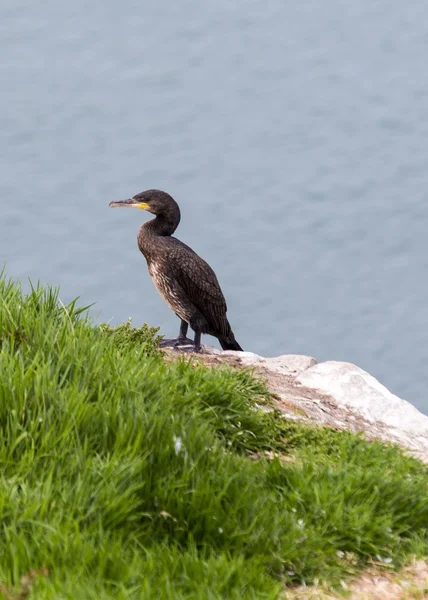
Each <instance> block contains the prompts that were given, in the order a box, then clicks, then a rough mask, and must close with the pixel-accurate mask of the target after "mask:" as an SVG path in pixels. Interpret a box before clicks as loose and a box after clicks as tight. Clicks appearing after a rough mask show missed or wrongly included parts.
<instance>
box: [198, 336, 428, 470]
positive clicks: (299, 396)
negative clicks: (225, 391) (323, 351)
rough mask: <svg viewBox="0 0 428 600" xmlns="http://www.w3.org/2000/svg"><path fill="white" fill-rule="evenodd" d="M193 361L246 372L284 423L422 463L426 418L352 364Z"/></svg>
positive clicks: (213, 354)
mask: <svg viewBox="0 0 428 600" xmlns="http://www.w3.org/2000/svg"><path fill="white" fill-rule="evenodd" d="M202 351H203V353H202V354H199V355H195V357H196V356H198V358H200V359H201V360H203V362H205V363H207V364H211V365H217V364H221V363H224V362H227V363H229V364H231V365H233V366H235V367H238V368H239V367H241V368H242V367H251V368H253V369H254V371H255V373H256V374H259V375H261V376H262V378H263V379H264V380H265V381H266V384H267V386H268V388H269V390H270V391H271V392H272V393H273V394H274V397H275V398H276V402H277V406H278V408H279V409H280V410H281V411H283V412H284V413H285V414H286V415H287V417H288V418H293V419H298V420H303V421H307V422H311V423H313V424H317V425H329V426H330V427H335V428H337V429H348V430H351V431H354V432H363V433H364V435H365V437H367V438H368V439H372V440H374V439H378V440H381V441H383V442H392V443H396V444H399V445H400V446H401V447H403V448H405V449H407V450H409V451H410V452H411V453H412V454H413V455H414V456H416V457H417V458H419V459H420V460H423V461H424V462H427V463H428V416H426V415H424V414H422V413H421V412H419V411H418V410H417V409H416V408H415V407H414V406H413V405H412V404H410V403H409V402H406V401H405V400H402V399H401V398H399V397H398V396H395V395H394V394H392V393H391V392H390V391H389V390H388V389H387V388H386V387H385V386H383V385H382V384H381V383H380V382H379V381H377V379H375V378H374V377H372V376H371V375H369V373H367V372H366V371H363V370H362V369H360V368H359V367H357V366H356V365H353V364H351V363H346V362H339V361H327V362H322V363H317V361H316V360H315V358H312V357H310V356H300V355H293V354H285V355H283V356H278V357H275V358H264V357H262V356H258V355H257V354H253V353H252V352H230V351H226V352H223V351H221V350H218V349H217V348H213V347H212V346H203V348H202Z"/></svg>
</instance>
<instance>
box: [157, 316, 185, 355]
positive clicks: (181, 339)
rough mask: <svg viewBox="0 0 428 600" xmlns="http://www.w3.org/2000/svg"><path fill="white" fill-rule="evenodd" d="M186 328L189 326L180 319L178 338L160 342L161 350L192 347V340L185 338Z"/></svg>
mask: <svg viewBox="0 0 428 600" xmlns="http://www.w3.org/2000/svg"><path fill="white" fill-rule="evenodd" d="M177 316H178V315H177ZM188 328H189V324H188V323H186V321H183V319H181V323H180V333H179V334H178V338H176V339H175V338H174V339H165V340H162V341H161V343H160V346H161V348H168V347H172V348H177V347H178V346H193V340H191V339H189V338H188V337H187V330H188Z"/></svg>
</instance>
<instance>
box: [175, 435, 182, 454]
mask: <svg viewBox="0 0 428 600" xmlns="http://www.w3.org/2000/svg"><path fill="white" fill-rule="evenodd" d="M182 445H183V442H182V441H181V438H180V437H178V436H176V435H175V436H174V450H175V453H176V454H179V453H180V450H181V447H182Z"/></svg>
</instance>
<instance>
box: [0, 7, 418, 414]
mask: <svg viewBox="0 0 428 600" xmlns="http://www.w3.org/2000/svg"><path fill="white" fill-rule="evenodd" d="M0 48H1V55H2V57H3V58H2V61H0V83H1V90H2V92H1V94H0V121H1V123H0V125H1V126H0V137H1V149H2V152H1V156H0V169H1V177H0V198H1V220H0V262H3V261H6V263H7V270H8V273H9V274H10V275H12V276H15V277H18V278H20V279H21V280H23V281H25V280H26V279H27V278H28V277H30V278H31V279H33V280H34V281H37V280H41V281H42V282H47V283H50V284H55V285H56V284H59V285H60V286H61V295H62V298H63V299H64V301H66V300H69V299H71V298H73V297H74V296H76V295H80V296H81V298H82V302H83V303H85V304H88V303H91V302H96V303H97V304H96V307H95V309H94V316H96V317H97V318H99V319H103V320H112V322H114V323H118V322H120V321H122V320H125V319H127V318H128V317H129V316H132V317H133V319H134V323H135V324H140V323H141V322H142V321H147V322H149V323H151V324H157V325H160V326H161V328H162V331H163V332H165V333H166V334H168V335H172V334H174V333H175V332H176V330H177V328H178V322H177V319H176V317H175V316H174V315H173V314H172V313H171V312H170V311H169V309H168V308H167V307H166V305H164V303H163V302H162V301H161V299H160V298H159V297H158V295H157V292H156V291H155V289H154V287H153V285H152V283H151V281H150V278H149V276H148V274H147V270H146V266H145V262H144V259H143V258H142V256H140V254H139V252H138V250H137V247H136V239H135V238H136V231H137V229H138V226H139V225H140V222H141V221H142V220H145V219H146V218H148V215H145V214H143V213H140V212H137V211H117V210H116V211H113V210H109V209H108V208H107V206H108V203H109V201H110V200H115V199H122V198H127V197H129V195H132V194H134V193H136V192H139V191H141V190H143V189H146V188H151V187H157V188H161V189H165V190H167V191H168V192H170V193H171V194H172V195H173V196H174V197H175V198H176V200H177V201H178V202H179V203H180V206H181V209H182V224H181V225H180V227H179V229H178V231H177V236H178V237H180V239H182V240H183V241H185V242H186V243H188V244H189V245H191V246H192V247H193V248H194V249H195V250H196V251H197V252H198V253H200V254H201V255H202V256H203V257H204V258H205V259H206V260H207V261H208V262H209V263H210V264H211V265H212V266H213V268H214V269H215V271H216V272H217V274H218V277H219V279H220V282H221V284H222V287H223V289H224V292H225V295H226V297H227V300H228V305H229V316H230V320H231V322H232V325H233V327H234V330H235V333H236V336H237V339H238V340H239V342H240V343H241V345H242V346H243V347H244V348H245V349H247V350H252V351H254V352H257V353H260V354H263V355H278V354H282V353H306V354H310V355H313V356H315V357H316V358H317V359H318V360H326V359H339V360H346V361H351V362H355V363H356V364H358V365H359V366H361V367H362V368H364V369H366V370H368V371H369V372H370V373H371V374H373V375H374V376H376V377H377V378H378V379H379V380H380V381H381V382H383V383H384V384H385V385H387V386H388V387H389V388H390V389H391V390H392V391H393V392H395V393H397V394H398V395H400V396H401V397H404V398H406V399H408V400H410V401H411V402H413V403H414V404H415V405H416V406H417V407H418V408H420V409H421V410H424V411H425V412H428V394H427V391H426V390H427V387H428V370H427V368H426V363H427V361H428V315H427V309H426V305H427V301H426V299H427V295H428V279H427V267H428V247H427V246H428V244H427V234H426V232H427V229H428V209H427V203H426V198H425V196H426V190H427V189H428V169H427V165H428V144H427V139H428V72H427V69H426V57H427V56H428V20H427V19H426V3H424V2H423V1H422V0H415V1H414V2H412V3H411V5H405V3H393V4H391V3H390V2H387V1H386V0H378V1H376V2H371V1H369V0H360V1H359V2H358V3H355V4H354V5H352V4H348V5H347V6H346V11H345V10H344V5H343V3H342V2H340V1H339V0H331V1H330V2H328V3H319V2H316V1H315V0H309V1H308V2H305V3H294V4H293V3H284V2H282V1H280V0H274V1H272V2H269V3H265V2H261V1H250V2H243V1H240V2H238V1H234V2H225V1H220V2H216V3H215V4H211V5H207V4H203V3H200V2H196V0H183V2H180V3H178V4H176V3H172V2H169V3H168V2H163V3H162V2H161V3H156V4H155V3H153V4H148V3H143V4H142V3H139V2H136V1H132V0H123V1H122V2H120V3H118V2H113V1H111V0H106V1H105V2H95V3H89V4H88V3H87V2H83V0H76V1H75V2H73V3H67V4H64V3H58V2H54V1H53V0H46V1H45V2H43V3H42V4H40V5H39V4H37V5H36V4H34V3H31V2H29V1H28V0H27V1H23V0H13V1H12V0H3V2H2V4H1V7H0Z"/></svg>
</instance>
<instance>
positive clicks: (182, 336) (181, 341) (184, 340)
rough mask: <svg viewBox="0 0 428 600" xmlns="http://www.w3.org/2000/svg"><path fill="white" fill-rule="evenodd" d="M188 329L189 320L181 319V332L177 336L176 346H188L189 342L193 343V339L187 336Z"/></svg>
mask: <svg viewBox="0 0 428 600" xmlns="http://www.w3.org/2000/svg"><path fill="white" fill-rule="evenodd" d="M188 329H189V323H187V321H184V320H183V319H181V323H180V332H179V334H178V338H177V340H176V342H175V344H174V346H188V345H189V344H190V345H193V342H192V340H191V339H189V338H188V337H187V330H188Z"/></svg>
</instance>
